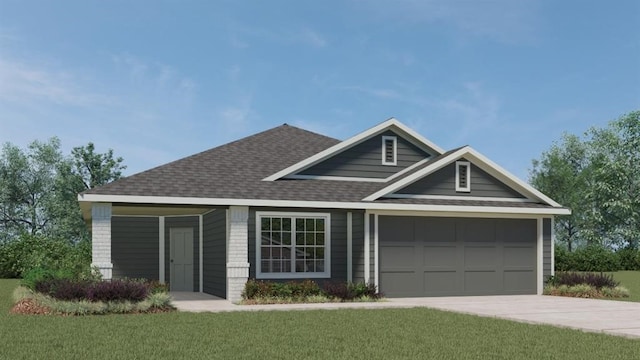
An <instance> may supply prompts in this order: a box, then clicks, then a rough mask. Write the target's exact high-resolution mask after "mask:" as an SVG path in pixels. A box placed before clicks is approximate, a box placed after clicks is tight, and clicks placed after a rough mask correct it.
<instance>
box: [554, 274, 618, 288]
mask: <svg viewBox="0 0 640 360" xmlns="http://www.w3.org/2000/svg"><path fill="white" fill-rule="evenodd" d="M547 283H548V284H550V285H553V286H560V285H567V286H576V285H589V286H592V287H594V288H596V289H601V288H603V287H607V288H615V287H616V286H618V285H620V283H619V282H618V281H615V280H614V279H613V275H610V274H603V273H600V274H596V273H576V272H557V273H556V275H555V276H552V277H550V278H549V280H548V281H547Z"/></svg>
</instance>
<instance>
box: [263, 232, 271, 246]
mask: <svg viewBox="0 0 640 360" xmlns="http://www.w3.org/2000/svg"><path fill="white" fill-rule="evenodd" d="M270 243H271V233H270V232H268V231H263V232H262V245H269V244H270Z"/></svg>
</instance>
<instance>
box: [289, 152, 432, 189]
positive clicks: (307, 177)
mask: <svg viewBox="0 0 640 360" xmlns="http://www.w3.org/2000/svg"><path fill="white" fill-rule="evenodd" d="M431 159H432V157H428V158H426V159H422V160H420V161H418V162H417V163H415V164H413V165H411V166H409V167H406V168H404V169H402V170H401V171H398V172H397V173H395V174H393V175H391V176H389V177H386V178H383V179H381V178H364V177H351V176H326V175H298V174H295V175H287V176H285V177H284V178H285V179H294V180H330V181H357V182H377V183H383V182H389V181H391V180H393V179H395V178H397V177H399V176H402V175H404V174H405V173H408V172H409V171H411V170H413V169H415V168H417V167H418V166H421V165H423V164H424V163H426V162H429V161H431Z"/></svg>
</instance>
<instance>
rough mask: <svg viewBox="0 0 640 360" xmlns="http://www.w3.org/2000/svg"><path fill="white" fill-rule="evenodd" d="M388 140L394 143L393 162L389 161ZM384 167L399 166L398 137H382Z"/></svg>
mask: <svg viewBox="0 0 640 360" xmlns="http://www.w3.org/2000/svg"><path fill="white" fill-rule="evenodd" d="M387 140H392V141H393V161H387V146H386V145H387ZM382 165H392V166H395V165H398V138H397V137H396V136H383V137H382Z"/></svg>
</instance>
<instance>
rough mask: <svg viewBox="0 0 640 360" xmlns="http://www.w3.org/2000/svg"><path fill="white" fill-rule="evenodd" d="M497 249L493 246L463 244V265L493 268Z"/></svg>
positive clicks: (466, 266)
mask: <svg viewBox="0 0 640 360" xmlns="http://www.w3.org/2000/svg"><path fill="white" fill-rule="evenodd" d="M497 252H498V251H497V249H496V247H495V246H465V247H464V267H465V269H469V268H486V267H490V268H492V269H493V268H495V266H496V255H497Z"/></svg>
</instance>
